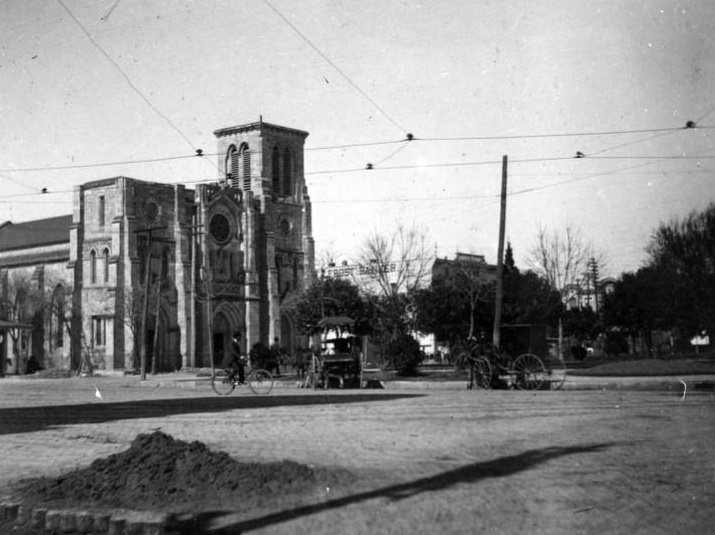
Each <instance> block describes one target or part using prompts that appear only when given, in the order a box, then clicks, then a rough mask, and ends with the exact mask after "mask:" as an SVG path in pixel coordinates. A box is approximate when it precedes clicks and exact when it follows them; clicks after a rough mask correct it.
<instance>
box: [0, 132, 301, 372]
mask: <svg viewBox="0 0 715 535" xmlns="http://www.w3.org/2000/svg"><path fill="white" fill-rule="evenodd" d="M214 134H215V135H216V138H217V141H218V153H219V167H220V176H219V178H218V180H217V181H216V183H213V184H206V185H198V186H196V188H195V189H193V190H192V189H189V188H187V187H185V186H183V185H178V184H166V183H159V182H146V181H141V180H136V179H132V178H127V177H114V178H108V179H103V180H96V181H93V182H88V183H85V184H82V185H80V186H78V187H77V188H76V191H75V193H74V202H73V213H72V214H71V215H67V216H60V217H52V218H47V219H40V220H34V221H28V222H21V223H12V222H6V223H3V224H0V326H2V325H6V327H5V328H4V329H2V330H0V339H1V341H0V359H1V360H2V366H0V373H8V374H12V373H24V372H25V367H26V366H27V360H28V359H29V358H30V357H34V360H35V362H37V363H39V365H40V366H42V367H44V368H59V369H72V370H76V369H78V368H79V367H80V366H81V363H82V362H83V359H86V358H89V359H90V360H91V362H92V364H93V366H95V367H97V368H98V369H102V370H116V371H128V370H135V369H137V368H138V359H139V356H140V354H141V352H142V350H143V351H145V356H146V359H147V368H148V370H154V371H174V370H177V369H181V368H195V367H208V366H210V365H211V360H212V359H213V362H214V364H220V362H221V360H222V358H223V356H224V355H225V354H226V353H227V352H229V351H230V350H231V349H230V348H231V344H230V341H231V339H232V337H233V336H234V335H235V334H237V333H240V335H241V338H242V343H243V348H242V349H243V351H245V352H248V351H249V350H250V348H251V347H253V345H254V344H256V343H257V342H261V343H263V344H265V345H269V344H270V343H271V342H272V341H273V340H274V339H276V338H277V339H278V340H279V341H280V343H281V345H282V346H283V347H284V348H285V349H286V350H287V351H288V352H289V353H293V352H294V351H296V350H297V349H298V347H299V346H301V345H303V344H304V343H307V340H305V339H304V338H303V336H302V335H301V333H299V332H298V330H297V328H296V325H295V322H294V307H295V302H296V300H297V298H298V296H300V294H301V293H302V292H303V291H304V290H305V289H306V287H307V286H308V285H309V284H310V281H311V280H312V277H313V273H314V256H315V254H314V242H313V237H312V228H311V203H310V197H309V195H308V189H307V187H306V183H305V177H304V164H303V151H304V143H305V139H306V137H307V136H308V133H307V132H304V131H301V130H296V129H293V128H286V127H283V126H277V125H273V124H269V123H265V122H263V121H262V120H261V121H259V122H256V123H251V124H245V125H240V126H235V127H230V128H222V129H220V130H216V131H215V132H214ZM1 321H4V322H5V323H4V324H3V323H1Z"/></svg>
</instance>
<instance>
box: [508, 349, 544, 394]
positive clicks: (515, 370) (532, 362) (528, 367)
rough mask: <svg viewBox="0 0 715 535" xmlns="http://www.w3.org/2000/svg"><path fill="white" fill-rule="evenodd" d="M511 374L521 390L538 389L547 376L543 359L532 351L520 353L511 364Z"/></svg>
mask: <svg viewBox="0 0 715 535" xmlns="http://www.w3.org/2000/svg"><path fill="white" fill-rule="evenodd" d="M511 375H512V377H513V381H514V384H515V385H516V387H517V388H518V389H519V390H538V389H539V388H541V385H542V384H543V383H544V381H545V380H546V377H547V373H546V368H545V367H544V363H543V362H541V359H540V358H539V357H537V356H536V355H532V354H531V353H524V354H523V355H519V356H518V357H517V358H516V360H514V363H513V364H512V365H511Z"/></svg>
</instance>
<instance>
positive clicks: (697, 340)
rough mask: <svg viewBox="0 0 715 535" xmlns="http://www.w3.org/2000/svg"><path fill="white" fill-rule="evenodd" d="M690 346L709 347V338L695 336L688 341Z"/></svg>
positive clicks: (706, 336)
mask: <svg viewBox="0 0 715 535" xmlns="http://www.w3.org/2000/svg"><path fill="white" fill-rule="evenodd" d="M690 345H691V346H709V345H710V337H709V336H708V335H704V336H695V337H693V338H691V339H690Z"/></svg>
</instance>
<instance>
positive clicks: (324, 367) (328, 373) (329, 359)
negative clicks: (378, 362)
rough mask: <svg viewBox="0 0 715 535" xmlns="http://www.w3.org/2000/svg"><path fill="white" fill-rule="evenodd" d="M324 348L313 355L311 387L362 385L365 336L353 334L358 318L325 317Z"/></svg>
mask: <svg viewBox="0 0 715 535" xmlns="http://www.w3.org/2000/svg"><path fill="white" fill-rule="evenodd" d="M319 325H320V327H321V331H322V332H321V335H320V349H319V351H318V352H317V353H316V354H314V355H313V359H312V364H311V369H310V371H309V374H308V377H309V379H308V381H307V383H309V384H307V386H312V387H313V388H318V387H322V388H329V387H331V386H337V387H338V388H344V387H345V386H360V364H361V363H360V357H361V348H362V339H361V338H360V337H359V336H356V335H355V334H354V333H353V327H354V325H355V321H354V320H353V319H352V318H349V317H346V316H330V317H326V318H323V319H322V320H320V323H319Z"/></svg>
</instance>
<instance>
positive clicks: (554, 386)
mask: <svg viewBox="0 0 715 535" xmlns="http://www.w3.org/2000/svg"><path fill="white" fill-rule="evenodd" d="M458 358H461V359H462V361H463V362H464V361H467V360H468V361H469V362H470V370H469V372H470V373H469V383H468V384H467V388H469V389H472V388H474V386H475V385H476V386H477V387H478V388H491V387H493V386H495V385H496V384H498V382H499V381H500V380H501V379H502V377H504V378H506V384H507V386H509V387H516V388H517V389H519V390H539V389H542V388H544V387H545V386H546V385H548V387H549V389H550V390H559V389H560V388H561V387H562V386H563V385H564V382H565V381H566V366H565V364H564V361H563V359H562V358H559V357H546V358H544V359H542V358H540V357H538V356H536V355H534V354H533V353H523V354H521V355H518V356H517V357H516V358H512V357H511V356H510V355H509V354H507V353H506V352H503V351H500V350H499V349H498V348H496V347H495V346H494V345H493V344H490V343H481V344H480V343H473V344H470V345H469V346H468V347H467V348H465V349H464V350H463V351H462V352H461V353H460V354H459V356H458Z"/></svg>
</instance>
